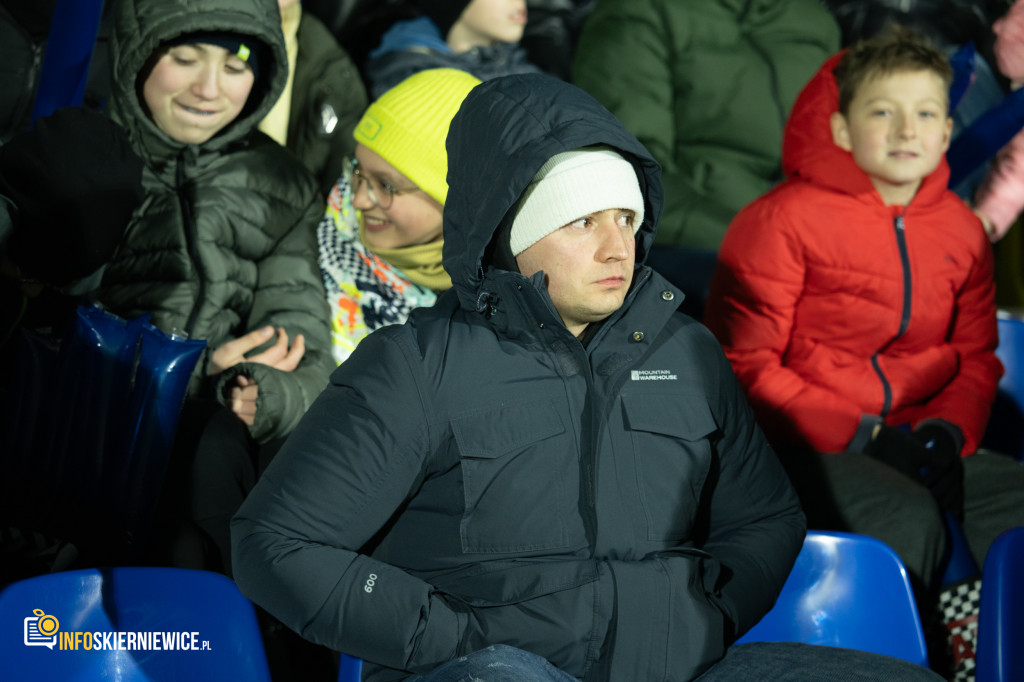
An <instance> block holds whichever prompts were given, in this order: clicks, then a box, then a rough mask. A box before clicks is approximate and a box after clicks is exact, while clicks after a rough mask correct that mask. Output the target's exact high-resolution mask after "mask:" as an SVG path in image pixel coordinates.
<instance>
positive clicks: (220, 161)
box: [99, 0, 333, 442]
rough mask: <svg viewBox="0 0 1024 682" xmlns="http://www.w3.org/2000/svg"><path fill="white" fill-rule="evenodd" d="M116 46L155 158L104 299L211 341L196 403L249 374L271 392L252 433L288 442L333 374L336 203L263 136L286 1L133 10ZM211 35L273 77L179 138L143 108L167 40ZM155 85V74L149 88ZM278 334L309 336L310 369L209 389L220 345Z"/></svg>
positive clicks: (120, 95)
mask: <svg viewBox="0 0 1024 682" xmlns="http://www.w3.org/2000/svg"><path fill="white" fill-rule="evenodd" d="M115 12H116V14H115V24H114V28H113V34H112V42H111V63H112V67H113V77H114V91H113V93H112V98H111V114H112V116H113V117H114V118H115V120H117V121H118V122H120V123H121V124H122V125H124V126H125V128H126V129H127V130H128V133H129V136H130V137H131V140H132V143H133V145H134V147H135V150H136V151H137V152H138V153H139V155H140V156H141V157H142V159H143V161H144V162H145V166H146V167H145V169H144V173H143V184H144V187H145V189H146V199H145V200H144V202H143V204H142V206H141V207H140V208H139V210H138V211H137V212H136V215H135V217H134V218H133V219H132V222H131V224H130V225H129V227H128V231H127V233H126V235H125V239H124V241H123V242H122V244H121V246H120V247H119V249H118V252H117V254H116V255H115V257H114V259H113V260H112V261H111V262H110V263H109V264H108V266H107V269H106V272H105V274H104V278H103V285H102V287H101V290H100V295H99V298H100V300H101V301H102V302H103V303H104V304H105V305H107V306H108V307H109V308H111V309H112V310H113V311H114V312H116V313H118V314H120V315H122V316H125V317H131V316H135V315H139V314H142V313H145V312H150V313H152V321H153V323H154V324H156V325H157V326H158V327H160V328H161V329H163V330H164V331H167V332H171V331H175V330H177V331H179V332H183V333H185V334H187V335H188V336H189V337H190V338H198V339H205V340H206V341H207V342H208V346H207V352H206V355H205V357H204V359H203V360H202V361H201V362H200V363H199V365H198V366H197V368H196V374H195V375H194V377H193V382H192V385H191V387H190V394H191V395H193V396H196V395H200V394H202V393H203V392H208V391H211V390H212V391H213V392H214V394H215V395H216V396H217V398H218V399H220V400H221V401H222V402H223V401H224V390H225V387H226V386H227V385H228V384H229V383H230V384H234V381H233V379H234V377H235V376H236V375H238V374H244V375H246V376H248V377H251V378H252V379H254V380H255V381H256V382H257V384H258V385H259V398H258V400H257V415H256V421H255V423H254V424H253V426H252V427H251V432H252V434H253V436H254V437H255V438H257V440H260V441H261V442H265V441H267V440H270V439H272V438H276V437H280V436H283V435H285V434H287V433H288V432H289V431H290V430H291V429H292V428H293V427H294V425H295V424H296V423H297V422H298V420H299V418H300V417H301V416H302V414H303V413H304V412H305V411H306V408H307V407H308V406H309V405H310V403H311V402H312V401H313V399H314V398H315V397H316V396H317V394H318V393H319V392H320V390H321V389H322V388H323V387H324V386H325V385H326V383H327V377H328V376H329V374H330V371H331V369H332V368H333V361H332V360H331V356H330V331H329V326H328V313H327V307H326V303H325V299H324V292H323V284H322V282H321V278H320V272H319V269H318V267H317V245H316V226H317V223H318V222H319V219H320V218H321V216H322V215H323V211H324V206H323V203H322V200H321V199H320V198H319V192H318V191H317V187H316V183H315V182H314V180H313V178H312V176H311V175H310V173H309V172H308V171H307V170H306V169H305V168H304V167H303V166H302V165H301V164H300V163H299V162H298V161H297V160H295V158H294V157H293V156H292V155H291V154H290V153H288V152H287V151H286V150H285V149H284V148H282V147H281V146H280V145H278V144H277V143H275V142H274V141H272V140H271V139H270V138H268V137H266V136H265V135H263V134H262V133H260V132H258V131H257V130H256V125H257V122H258V121H260V120H261V119H262V118H263V117H264V116H265V115H266V113H267V111H268V110H269V109H270V107H271V106H272V104H273V102H274V101H275V99H276V98H277V97H278V95H279V94H280V93H281V90H282V89H283V87H284V83H285V79H286V77H287V70H286V68H285V65H286V64H287V56H286V53H285V47H284V39H283V37H282V35H281V20H280V15H279V10H278V8H277V3H276V2H275V0H201V1H199V0H120V4H119V5H118V7H117V8H116V9H115ZM198 30H203V31H210V30H220V31H233V32H236V33H241V34H243V35H246V36H251V37H252V38H253V42H254V45H255V47H257V48H258V49H259V52H260V54H259V75H258V78H257V81H256V83H255V84H254V86H253V90H252V93H251V94H250V95H249V100H248V103H247V105H246V108H245V109H243V111H242V113H241V114H240V115H239V116H238V118H237V119H236V120H235V121H234V122H233V123H231V124H230V125H229V126H227V127H226V128H225V129H224V130H222V131H221V132H220V133H218V134H217V135H215V136H214V137H212V138H211V139H210V140H208V141H206V142H204V143H201V144H185V143H181V142H178V141H176V140H174V139H172V138H171V137H169V136H168V135H166V134H165V133H163V132H162V131H161V130H160V129H159V128H158V127H157V126H156V125H155V124H154V123H153V121H152V120H151V119H150V118H149V116H148V114H147V110H146V108H145V106H144V103H143V102H141V101H140V97H139V95H138V87H137V85H139V86H140V85H141V78H144V77H145V75H146V73H144V71H145V70H147V69H148V68H149V66H148V63H149V62H150V60H151V57H152V56H153V55H154V53H155V52H156V51H157V50H158V48H159V47H160V45H161V44H163V43H165V42H166V41H167V40H169V39H170V38H173V37H175V36H177V35H179V34H182V33H189V32H194V31H198ZM140 77H141V78H140ZM265 325H274V326H280V327H284V329H285V330H286V331H287V332H288V334H289V336H290V337H291V338H292V339H294V337H295V336H296V335H297V334H300V333H301V334H302V335H303V337H304V338H305V343H306V352H305V355H304V357H303V358H302V361H301V363H300V364H299V366H298V368H297V369H295V370H294V371H292V372H283V371H279V370H277V369H274V368H271V367H269V366H267V365H262V364H257V363H246V362H243V363H240V364H238V365H235V366H234V367H231V368H230V369H229V370H227V371H225V372H223V373H221V374H219V375H217V376H216V377H214V378H213V379H212V380H207V378H208V369H209V356H210V352H211V351H212V350H213V349H216V348H217V347H219V346H221V345H222V344H224V343H225V342H227V341H230V340H232V339H234V338H237V337H239V336H241V335H243V334H245V333H246V332H249V331H252V330H255V329H258V328H260V327H262V326H265Z"/></svg>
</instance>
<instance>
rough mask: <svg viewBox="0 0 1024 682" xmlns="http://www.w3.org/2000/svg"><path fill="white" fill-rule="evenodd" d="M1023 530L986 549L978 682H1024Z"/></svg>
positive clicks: (997, 540)
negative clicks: (1019, 681) (1020, 681)
mask: <svg viewBox="0 0 1024 682" xmlns="http://www.w3.org/2000/svg"><path fill="white" fill-rule="evenodd" d="M1022 574H1024V527H1019V528H1013V529H1011V530H1008V531H1006V532H1004V533H1003V534H1002V535H1000V536H999V537H998V538H996V540H995V542H993V543H992V546H991V547H990V548H989V551H988V556H986V557H985V567H984V569H983V572H982V579H981V611H980V613H979V615H978V645H977V649H976V652H975V653H976V663H977V667H976V668H975V679H976V680H977V682H1009V681H1011V680H1024V649H1022V643H1024V582H1021V575H1022Z"/></svg>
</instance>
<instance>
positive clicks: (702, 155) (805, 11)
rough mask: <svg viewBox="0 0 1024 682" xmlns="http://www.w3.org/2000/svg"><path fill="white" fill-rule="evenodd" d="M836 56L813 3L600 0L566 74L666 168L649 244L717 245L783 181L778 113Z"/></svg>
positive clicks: (827, 24) (832, 34)
mask: <svg viewBox="0 0 1024 682" xmlns="http://www.w3.org/2000/svg"><path fill="white" fill-rule="evenodd" d="M838 49H839V28H838V27H837V25H836V22H835V20H834V19H833V18H832V15H831V14H829V12H828V10H826V9H825V8H824V7H823V6H822V5H821V3H820V2H819V0H685V1H681V0H602V1H601V2H599V3H598V4H597V6H596V7H595V8H594V10H593V12H592V13H591V14H590V15H588V17H587V20H586V22H585V23H584V26H583V29H582V32H581V34H580V39H579V44H578V46H577V50H576V59H575V62H574V64H573V76H572V77H573V81H574V82H575V84H576V85H578V86H580V87H581V88H583V89H584V90H586V91H588V92H589V93H590V94H592V95H594V97H596V98H597V99H598V100H599V101H600V102H601V103H602V104H604V105H605V106H606V107H608V109H610V110H611V112H612V113H613V114H615V115H616V116H617V117H618V118H619V120H621V121H622V122H623V123H624V124H625V126H626V128H627V129H629V131H630V132H632V133H633V134H634V135H636V136H637V137H638V138H639V139H640V141H641V142H642V143H643V144H644V146H646V147H647V148H648V149H649V150H650V152H651V153H652V154H653V155H654V158H655V159H657V160H658V163H660V164H661V165H662V167H663V168H664V171H665V174H664V183H665V212H664V213H663V214H662V217H661V224H660V226H659V227H658V238H657V243H659V244H671V245H677V246H689V247H700V248H710V249H717V248H718V245H719V243H720V242H721V241H722V236H723V235H724V234H725V229H726V228H727V227H728V226H729V222H730V221H731V220H732V217H733V216H734V215H735V214H736V213H737V212H738V211H739V210H740V209H741V208H743V207H744V206H745V205H746V204H748V203H749V202H751V201H753V200H754V199H756V198H757V197H759V196H760V195H762V194H764V193H765V192H767V191H768V190H769V189H771V188H772V186H774V185H775V183H777V182H778V181H779V180H781V179H782V171H781V167H780V159H781V154H782V128H783V125H784V123H785V120H786V116H787V115H788V114H789V110H790V107H792V105H793V102H794V101H795V100H796V96H797V94H798V93H799V92H800V90H801V89H802V88H803V86H804V84H805V83H807V81H808V80H809V79H810V77H811V76H812V75H813V74H814V73H815V72H816V71H817V69H818V67H819V66H821V64H822V63H823V62H824V61H825V59H826V58H828V57H829V56H830V55H832V54H833V53H834V52H836V51H838Z"/></svg>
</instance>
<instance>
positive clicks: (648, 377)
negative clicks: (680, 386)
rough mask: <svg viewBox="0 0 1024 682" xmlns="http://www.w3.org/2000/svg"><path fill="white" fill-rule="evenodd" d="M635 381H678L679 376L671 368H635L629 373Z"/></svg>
mask: <svg viewBox="0 0 1024 682" xmlns="http://www.w3.org/2000/svg"><path fill="white" fill-rule="evenodd" d="M629 378H630V379H632V380H633V381H677V380H678V379H679V377H677V376H676V375H675V374H673V373H672V370H670V369H634V370H632V371H631V372H630V373H629Z"/></svg>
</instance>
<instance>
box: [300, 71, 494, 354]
mask: <svg viewBox="0 0 1024 682" xmlns="http://www.w3.org/2000/svg"><path fill="white" fill-rule="evenodd" d="M479 83H480V81H479V80H478V79H477V78H476V77H474V76H472V75H470V74H468V73H466V72H464V71H460V70H457V69H447V68H445V69H428V70H426V71H421V72H419V73H416V74H414V75H412V76H410V77H409V78H407V79H405V80H404V81H402V82H401V83H399V84H398V85H396V86H395V87H393V88H391V89H390V90H388V91H387V92H385V93H384V94H383V95H382V96H381V97H380V98H379V99H377V100H376V101H375V102H374V103H373V104H371V105H370V107H369V108H368V109H367V110H366V112H365V114H364V115H363V117H362V119H361V120H360V121H359V123H358V124H357V125H356V128H355V131H354V133H353V136H354V137H355V140H356V148H355V153H354V156H353V158H352V159H351V161H350V164H349V166H348V168H346V170H345V172H344V173H343V174H342V176H341V177H340V178H338V181H337V182H336V183H335V185H334V187H333V189H332V190H331V193H330V195H329V196H328V199H327V211H326V214H325V215H324V218H323V220H322V221H321V222H320V226H319V229H318V231H317V233H318V234H317V236H318V240H319V245H320V247H319V248H320V271H321V273H322V274H323V279H324V287H325V289H326V291H327V303H328V305H329V306H330V308H331V336H332V341H333V347H332V351H333V354H334V359H335V361H336V362H337V363H338V364H341V363H342V362H344V361H345V360H346V359H347V358H348V356H349V354H350V353H351V352H352V351H353V350H354V349H355V347H356V345H357V344H358V343H359V341H360V340H362V338H363V337H365V336H366V335H367V334H369V333H370V332H371V331H373V330H374V329H377V328H378V327H383V326H384V325H387V324H395V323H402V322H404V321H405V319H406V318H407V317H408V316H409V313H410V312H411V311H412V310H413V309H414V308H418V307H421V306H430V305H433V304H434V301H435V300H436V298H437V295H438V294H439V293H440V292H442V291H444V290H446V289H449V288H451V285H452V284H451V279H450V278H449V277H448V274H447V273H446V272H445V271H444V268H443V267H442V265H441V248H442V244H443V238H442V234H441V216H442V212H443V211H444V203H445V199H446V198H447V196H448V183H447V181H446V177H447V175H448V156H447V154H446V152H445V138H446V137H447V135H448V126H449V124H450V123H451V120H452V118H453V117H454V116H455V113H456V112H457V111H458V110H459V106H460V105H461V104H462V100H463V99H464V98H465V97H466V95H467V94H469V91H470V90H472V89H473V88H474V87H475V86H476V85H477V84H479Z"/></svg>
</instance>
